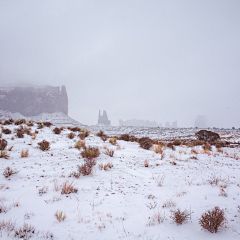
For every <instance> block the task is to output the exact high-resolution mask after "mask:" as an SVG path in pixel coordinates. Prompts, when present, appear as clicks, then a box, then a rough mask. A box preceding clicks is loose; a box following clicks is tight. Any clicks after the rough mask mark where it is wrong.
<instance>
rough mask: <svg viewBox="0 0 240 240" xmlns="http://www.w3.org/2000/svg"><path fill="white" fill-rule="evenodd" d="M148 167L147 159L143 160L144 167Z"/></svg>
mask: <svg viewBox="0 0 240 240" xmlns="http://www.w3.org/2000/svg"><path fill="white" fill-rule="evenodd" d="M148 166H149V161H148V160H147V159H145V160H144V167H148Z"/></svg>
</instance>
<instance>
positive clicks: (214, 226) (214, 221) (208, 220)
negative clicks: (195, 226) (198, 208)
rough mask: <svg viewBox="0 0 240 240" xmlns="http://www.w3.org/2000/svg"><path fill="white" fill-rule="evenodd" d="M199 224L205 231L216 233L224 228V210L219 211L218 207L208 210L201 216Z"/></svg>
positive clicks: (225, 222)
mask: <svg viewBox="0 0 240 240" xmlns="http://www.w3.org/2000/svg"><path fill="white" fill-rule="evenodd" d="M199 224H200V225H201V227H202V228H203V229H206V230H208V231H209V232H211V233H216V232H218V230H219V228H224V227H226V224H227V220H226V218H225V214H224V210H223V209H220V208H219V207H215V208H214V209H212V210H208V211H207V212H205V213H203V214H202V216H201V218H200V219H199Z"/></svg>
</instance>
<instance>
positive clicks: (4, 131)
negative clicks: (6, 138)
mask: <svg viewBox="0 0 240 240" xmlns="http://www.w3.org/2000/svg"><path fill="white" fill-rule="evenodd" d="M2 133H4V134H11V133H12V131H11V130H10V129H8V128H6V129H3V130H2Z"/></svg>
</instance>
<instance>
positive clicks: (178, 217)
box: [171, 209, 190, 224]
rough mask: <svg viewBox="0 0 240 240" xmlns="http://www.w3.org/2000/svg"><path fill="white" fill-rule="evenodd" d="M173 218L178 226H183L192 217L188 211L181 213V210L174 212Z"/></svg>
mask: <svg viewBox="0 0 240 240" xmlns="http://www.w3.org/2000/svg"><path fill="white" fill-rule="evenodd" d="M171 213H172V215H171V218H172V219H173V221H174V222H175V223H176V224H182V223H183V222H186V221H187V219H188V218H189V216H190V213H189V212H188V211H187V210H184V211H181V210H180V209H177V210H172V211H171Z"/></svg>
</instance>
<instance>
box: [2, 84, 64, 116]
mask: <svg viewBox="0 0 240 240" xmlns="http://www.w3.org/2000/svg"><path fill="white" fill-rule="evenodd" d="M0 110H6V111H9V112H12V113H14V112H19V113H21V114H22V115H23V116H36V115H39V114H41V113H54V112H57V111H60V112H63V113H64V114H66V115H67V114H68V96H67V91H66V87H65V86H62V87H61V88H60V87H52V86H43V87H0Z"/></svg>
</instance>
